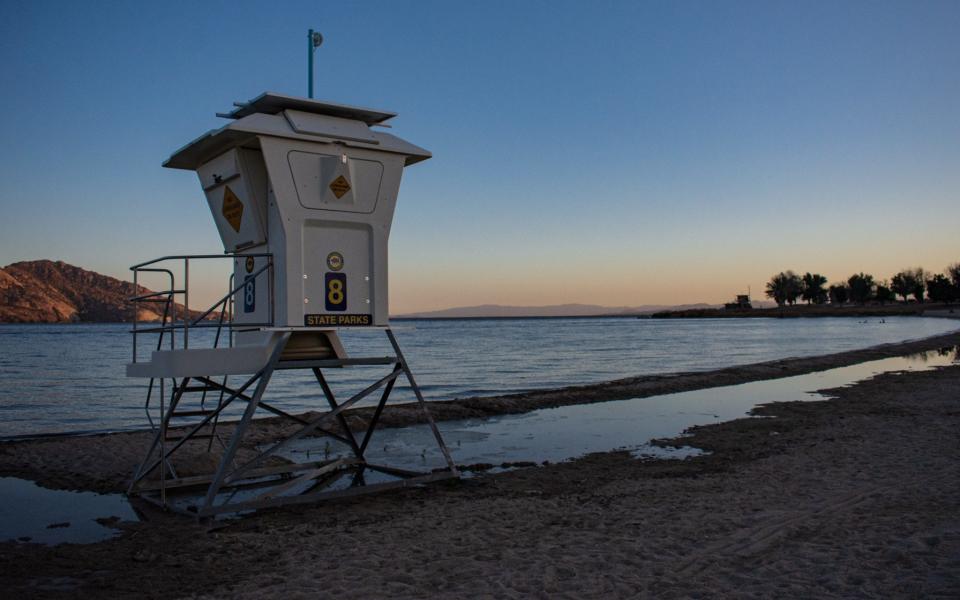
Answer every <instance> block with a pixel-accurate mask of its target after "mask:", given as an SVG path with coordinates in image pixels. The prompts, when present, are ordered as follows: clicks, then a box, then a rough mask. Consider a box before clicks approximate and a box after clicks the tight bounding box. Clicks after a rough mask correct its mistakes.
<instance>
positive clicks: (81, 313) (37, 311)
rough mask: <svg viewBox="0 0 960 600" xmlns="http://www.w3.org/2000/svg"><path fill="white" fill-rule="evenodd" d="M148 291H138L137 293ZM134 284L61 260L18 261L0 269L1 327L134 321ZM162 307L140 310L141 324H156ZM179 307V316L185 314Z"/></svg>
mask: <svg viewBox="0 0 960 600" xmlns="http://www.w3.org/2000/svg"><path fill="white" fill-rule="evenodd" d="M149 292H150V290H148V289H147V288H145V287H143V286H140V287H139V290H138V293H139V294H145V293H149ZM132 295H133V284H132V283H130V282H127V281H120V280H119V279H114V278H113V277H107V276H106V275H101V274H99V273H94V272H93V271H87V270H85V269H81V268H80V267H75V266H73V265H68V264H67V263H65V262H62V261H56V262H54V261H50V260H34V261H28V262H18V263H13V264H12V265H7V266H6V267H4V268H2V269H0V322H3V323H70V322H81V321H87V322H106V323H118V322H125V321H130V320H131V319H132V317H133V315H132V313H131V308H130V304H129V302H127V298H128V297H130V296H132ZM162 311H163V305H161V304H157V305H156V308H155V309H151V308H144V309H142V310H141V311H140V314H139V318H140V320H142V321H158V320H160V317H161V315H162ZM182 311H183V307H182V306H181V305H179V304H178V305H177V313H178V314H183V313H182Z"/></svg>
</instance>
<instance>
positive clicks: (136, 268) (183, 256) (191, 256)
mask: <svg viewBox="0 0 960 600" xmlns="http://www.w3.org/2000/svg"><path fill="white" fill-rule="evenodd" d="M241 256H242V257H244V258H246V257H247V256H252V257H253V258H263V257H266V256H269V257H273V254H270V253H268V252H259V253H257V254H227V253H223V254H171V255H169V256H161V257H160V258H154V259H153V260H148V261H146V262H142V263H139V264H136V265H133V266H132V267H130V270H131V271H143V270H144V269H143V267H146V266H149V265H155V264H157V263H159V262H164V261H167V260H183V259H190V260H193V259H195V258H197V259H203V258H238V257H241Z"/></svg>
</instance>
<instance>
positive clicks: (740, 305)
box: [723, 294, 753, 310]
mask: <svg viewBox="0 0 960 600" xmlns="http://www.w3.org/2000/svg"><path fill="white" fill-rule="evenodd" d="M723 307H724V308H725V309H727V310H743V309H747V310H749V309H752V308H753V305H752V304H750V294H737V297H736V299H734V301H733V302H727V303H726V304H724V305H723Z"/></svg>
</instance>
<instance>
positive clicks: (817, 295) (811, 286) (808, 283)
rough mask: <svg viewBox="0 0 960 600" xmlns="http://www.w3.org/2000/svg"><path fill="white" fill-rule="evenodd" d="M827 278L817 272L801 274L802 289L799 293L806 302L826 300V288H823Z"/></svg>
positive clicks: (814, 302)
mask: <svg viewBox="0 0 960 600" xmlns="http://www.w3.org/2000/svg"><path fill="white" fill-rule="evenodd" d="M826 284H827V278H826V277H824V276H823V275H821V274H819V273H813V274H811V273H807V274H806V275H804V276H803V291H802V292H801V295H802V296H803V299H804V300H806V301H807V304H810V303H813V304H823V303H824V302H826V301H827V290H825V289H824V288H823V286H825V285H826Z"/></svg>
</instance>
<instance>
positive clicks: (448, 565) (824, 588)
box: [0, 365, 960, 599]
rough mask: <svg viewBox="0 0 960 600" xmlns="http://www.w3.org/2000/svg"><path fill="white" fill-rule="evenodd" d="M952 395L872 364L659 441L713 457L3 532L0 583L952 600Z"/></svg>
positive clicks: (949, 389) (957, 562)
mask: <svg viewBox="0 0 960 600" xmlns="http://www.w3.org/2000/svg"><path fill="white" fill-rule="evenodd" d="M957 389H960V365H954V366H948V367H941V368H938V369H935V370H930V371H921V372H891V373H884V374H881V375H879V376H876V377H873V378H870V379H867V380H864V381H861V382H859V383H857V384H854V385H852V386H848V387H842V388H836V389H832V390H820V391H821V393H826V394H827V395H828V396H829V398H828V399H826V400H815V401H793V402H771V403H769V404H763V405H760V406H758V407H757V408H756V409H755V410H754V411H752V413H751V414H752V415H755V416H760V417H765V418H749V417H747V418H740V419H735V420H732V421H725V422H722V423H717V424H710V425H704V426H699V427H693V428H691V429H689V430H688V431H687V433H686V434H685V435H683V436H681V437H678V438H674V439H670V440H659V443H660V444H662V445H693V446H696V447H698V448H701V449H704V450H707V451H709V454H705V455H701V456H697V457H691V458H688V459H685V460H655V459H653V460H652V459H636V458H633V457H631V456H630V454H629V453H628V452H607V453H600V454H593V455H588V456H585V457H583V458H580V459H576V460H573V461H569V462H564V463H559V464H552V465H550V466H543V467H536V468H526V469H519V470H515V471H511V472H507V473H501V474H496V475H484V476H481V477H475V478H471V479H467V480H461V481H456V482H449V483H445V484H434V485H430V486H426V487H424V488H419V489H408V490H402V491H398V492H395V493H385V494H379V495H374V496H367V497H362V498H356V499H353V500H350V501H344V502H331V503H327V504H323V505H316V506H300V507H288V508H285V509H276V510H269V511H263V512H261V513H259V514H257V515H255V516H251V517H248V518H244V519H240V520H237V521H232V522H230V523H227V524H223V526H222V527H218V528H216V529H212V530H206V529H204V528H198V526H197V525H196V524H194V523H193V522H192V521H189V520H186V519H183V518H181V517H173V516H165V515H156V516H155V517H153V520H151V521H149V522H142V523H130V524H120V526H119V527H120V529H121V532H122V533H121V535H119V536H118V537H116V538H114V539H111V540H108V541H105V542H101V543H97V544H89V545H77V546H70V545H62V546H56V547H45V546H40V545H37V544H15V543H2V544H0V585H3V587H4V589H7V590H8V591H9V592H10V593H24V594H27V595H29V596H31V597H55V596H58V595H63V594H69V595H71V596H74V597H91V598H92V597H97V598H100V597H129V598H134V597H137V598H139V597H143V594H144V592H145V591H147V595H148V596H157V597H161V596H162V597H182V596H197V597H204V598H212V597H224V596H229V597H237V598H251V599H253V598H269V597H278V596H281V597H305V598H306V597H315V596H316V594H317V593H318V591H321V590H322V592H323V593H325V594H328V595H330V596H336V597H345V598H364V597H371V596H400V597H427V596H429V597H443V598H472V597H505V596H530V595H540V596H556V595H563V594H567V595H570V596H573V597H636V596H638V595H640V596H648V597H688V596H718V595H752V596H760V597H777V596H779V597H784V596H786V597H851V596H857V597H862V596H867V597H891V596H897V597H903V596H909V597H954V596H956V594H957V593H958V592H960V569H958V566H960V559H958V557H960V501H958V498H960V471H958V470H957V469H956V464H957V461H958V460H960V450H958V449H960V445H958V441H960V398H958V397H957V396H956V392H955V391H956V390H957ZM345 540H349V543H344V541H345ZM169 548H176V553H175V554H169V553H168V552H167V551H166V549H169ZM326 557H336V559H335V561H334V563H332V564H330V565H329V568H324V569H321V570H317V569H315V568H311V567H315V566H316V561H317V559H318V558H326ZM251 564H254V565H255V564H269V565H271V568H270V569H265V570H264V569H250V568H249V566H250V565H251ZM174 570H175V572H176V576H171V574H172V573H173V572H174Z"/></svg>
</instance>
